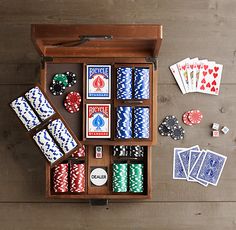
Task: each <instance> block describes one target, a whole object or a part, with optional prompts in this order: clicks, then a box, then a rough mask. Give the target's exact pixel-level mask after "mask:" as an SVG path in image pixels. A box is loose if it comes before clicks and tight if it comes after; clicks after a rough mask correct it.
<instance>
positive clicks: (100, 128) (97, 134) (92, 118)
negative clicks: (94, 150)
mask: <svg viewBox="0 0 236 230" xmlns="http://www.w3.org/2000/svg"><path fill="white" fill-rule="evenodd" d="M110 136H111V105H110V104H86V137H87V138H110Z"/></svg>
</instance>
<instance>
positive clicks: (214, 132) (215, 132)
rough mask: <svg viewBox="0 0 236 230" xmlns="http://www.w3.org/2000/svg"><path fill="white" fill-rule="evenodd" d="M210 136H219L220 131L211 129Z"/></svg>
mask: <svg viewBox="0 0 236 230" xmlns="http://www.w3.org/2000/svg"><path fill="white" fill-rule="evenodd" d="M212 136H213V137H219V136H220V132H219V131H218V130H214V131H212Z"/></svg>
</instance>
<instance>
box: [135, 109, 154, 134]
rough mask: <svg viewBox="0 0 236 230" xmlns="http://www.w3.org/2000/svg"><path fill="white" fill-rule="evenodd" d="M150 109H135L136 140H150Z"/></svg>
mask: <svg viewBox="0 0 236 230" xmlns="http://www.w3.org/2000/svg"><path fill="white" fill-rule="evenodd" d="M149 129H150V122H149V108H147V107H135V108H134V138H149Z"/></svg>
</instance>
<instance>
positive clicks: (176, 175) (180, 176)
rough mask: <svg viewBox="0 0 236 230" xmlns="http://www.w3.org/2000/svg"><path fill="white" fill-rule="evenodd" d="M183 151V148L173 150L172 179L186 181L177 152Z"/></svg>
mask: <svg viewBox="0 0 236 230" xmlns="http://www.w3.org/2000/svg"><path fill="white" fill-rule="evenodd" d="M183 150H185V148H174V156H173V159H174V160H173V179H177V180H186V176H185V173H184V170H183V166H182V164H181V162H180V159H179V154H178V153H179V152H181V151H183Z"/></svg>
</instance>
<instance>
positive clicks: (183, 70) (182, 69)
mask: <svg viewBox="0 0 236 230" xmlns="http://www.w3.org/2000/svg"><path fill="white" fill-rule="evenodd" d="M189 61H190V58H186V59H184V60H182V61H180V62H178V63H177V66H178V70H179V73H180V76H181V79H182V82H183V85H184V89H185V92H186V93H189V92H190V91H189V86H188V85H189V83H188V72H187V63H188V62H189Z"/></svg>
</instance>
